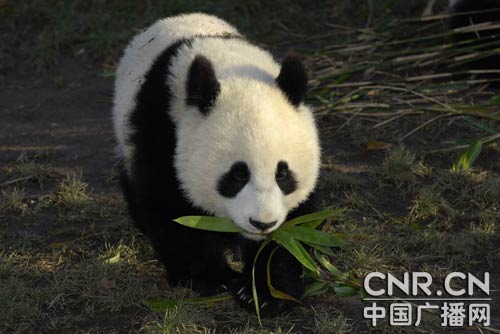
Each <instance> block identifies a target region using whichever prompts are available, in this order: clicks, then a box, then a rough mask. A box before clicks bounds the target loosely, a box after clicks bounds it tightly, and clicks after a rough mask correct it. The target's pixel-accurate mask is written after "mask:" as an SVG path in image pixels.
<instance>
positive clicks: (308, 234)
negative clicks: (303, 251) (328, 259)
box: [281, 226, 344, 247]
mask: <svg viewBox="0 0 500 334" xmlns="http://www.w3.org/2000/svg"><path fill="white" fill-rule="evenodd" d="M281 231H283V232H286V233H289V234H290V235H291V236H292V237H293V238H294V239H297V240H300V241H303V242H305V243H307V244H312V245H318V246H326V247H340V246H342V245H344V242H343V241H342V240H340V239H338V238H336V237H334V236H333V235H330V234H328V233H325V232H322V231H318V230H314V229H311V228H309V227H303V226H293V227H291V226H284V227H282V228H281ZM313 247H314V246H313Z"/></svg>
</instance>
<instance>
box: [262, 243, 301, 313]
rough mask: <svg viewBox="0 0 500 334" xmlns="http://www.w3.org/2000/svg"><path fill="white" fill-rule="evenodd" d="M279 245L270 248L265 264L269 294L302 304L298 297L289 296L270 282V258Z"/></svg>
mask: <svg viewBox="0 0 500 334" xmlns="http://www.w3.org/2000/svg"><path fill="white" fill-rule="evenodd" d="M278 248H279V247H276V248H274V249H273V250H272V252H271V254H270V255H269V258H268V259H267V264H266V272H267V287H268V288H269V292H270V293H271V296H273V297H274V298H278V299H285V300H291V301H294V302H296V303H299V304H302V302H301V301H299V300H298V299H296V298H294V297H292V296H290V295H289V294H287V293H285V292H283V291H280V290H278V289H276V288H275V287H274V286H273V285H272V284H271V259H272V258H273V255H274V253H275V252H276V251H277V250H278Z"/></svg>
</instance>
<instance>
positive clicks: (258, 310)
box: [252, 239, 271, 326]
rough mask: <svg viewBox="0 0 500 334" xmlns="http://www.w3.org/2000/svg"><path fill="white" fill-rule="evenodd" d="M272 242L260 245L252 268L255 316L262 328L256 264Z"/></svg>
mask: <svg viewBox="0 0 500 334" xmlns="http://www.w3.org/2000/svg"><path fill="white" fill-rule="evenodd" d="M270 242H271V239H267V240H265V241H264V242H263V243H262V244H261V245H260V247H259V249H258V250H257V253H256V254H255V258H254V259H253V266H252V297H253V302H254V305H255V314H257V319H258V320H259V324H260V325H261V326H262V321H261V319H260V306H259V296H258V295H257V285H256V283H255V264H256V263H257V259H258V258H259V255H260V253H262V250H263V249H264V248H265V247H266V246H267V244H268V243H270Z"/></svg>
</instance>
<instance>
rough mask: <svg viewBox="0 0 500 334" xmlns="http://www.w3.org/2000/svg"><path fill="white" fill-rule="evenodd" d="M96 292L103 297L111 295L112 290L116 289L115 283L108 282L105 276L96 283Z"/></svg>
mask: <svg viewBox="0 0 500 334" xmlns="http://www.w3.org/2000/svg"><path fill="white" fill-rule="evenodd" d="M96 287H97V291H99V293H101V294H103V295H110V294H111V293H112V291H111V290H112V289H114V288H116V283H115V282H114V281H110V280H109V279H108V278H107V277H106V276H104V277H103V278H101V279H100V280H99V282H97V285H96Z"/></svg>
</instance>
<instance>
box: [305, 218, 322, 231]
mask: <svg viewBox="0 0 500 334" xmlns="http://www.w3.org/2000/svg"><path fill="white" fill-rule="evenodd" d="M323 221H324V219H318V220H311V221H308V222H305V223H303V224H301V225H300V226H303V227H307V228H312V229H313V230H315V229H316V228H318V226H319V225H320V224H321V223H322V222H323Z"/></svg>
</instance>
